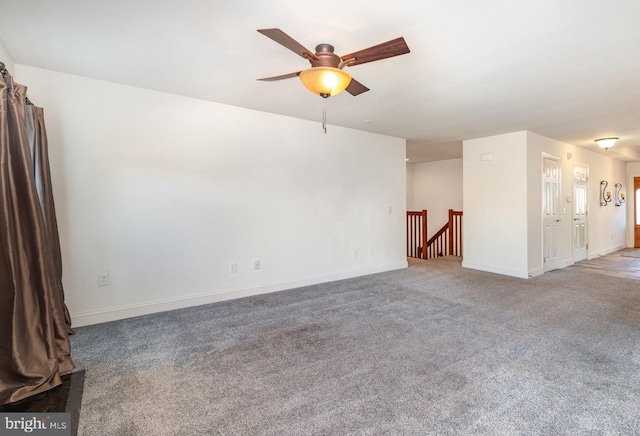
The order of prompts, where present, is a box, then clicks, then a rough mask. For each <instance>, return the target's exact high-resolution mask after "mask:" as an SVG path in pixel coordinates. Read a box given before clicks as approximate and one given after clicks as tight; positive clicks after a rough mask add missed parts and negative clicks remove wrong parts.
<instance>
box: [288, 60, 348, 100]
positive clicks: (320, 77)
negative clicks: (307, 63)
mask: <svg viewBox="0 0 640 436" xmlns="http://www.w3.org/2000/svg"><path fill="white" fill-rule="evenodd" d="M300 80H301V81H302V84H303V85H304V86H305V87H306V88H307V89H308V90H309V91H311V92H312V93H314V94H316V95H319V96H320V97H323V98H327V97H331V96H333V95H338V94H340V93H341V92H342V91H344V90H345V89H347V86H349V83H351V76H350V75H349V73H347V72H346V71H344V70H341V69H339V68H333V67H313V68H309V69H306V70H304V71H301V72H300Z"/></svg>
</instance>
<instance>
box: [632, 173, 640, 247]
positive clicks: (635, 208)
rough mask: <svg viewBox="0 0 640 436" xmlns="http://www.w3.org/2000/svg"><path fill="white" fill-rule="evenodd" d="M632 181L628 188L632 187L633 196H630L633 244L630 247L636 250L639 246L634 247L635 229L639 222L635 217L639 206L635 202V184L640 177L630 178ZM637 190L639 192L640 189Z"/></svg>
mask: <svg viewBox="0 0 640 436" xmlns="http://www.w3.org/2000/svg"><path fill="white" fill-rule="evenodd" d="M632 179H633V183H632V184H630V186H633V188H632V189H633V195H631V197H633V212H632V217H631V219H632V221H631V222H632V224H633V225H632V226H631V228H632V241H633V243H632V244H631V246H632V247H634V248H638V247H640V244H637V245H636V227H637V223H638V222H640V221H638V218H639V217H638V216H637V215H638V207H639V206H640V205H638V201H637V197H636V182H637V181H638V182H640V176H632ZM638 189H639V190H640V187H639V188H638Z"/></svg>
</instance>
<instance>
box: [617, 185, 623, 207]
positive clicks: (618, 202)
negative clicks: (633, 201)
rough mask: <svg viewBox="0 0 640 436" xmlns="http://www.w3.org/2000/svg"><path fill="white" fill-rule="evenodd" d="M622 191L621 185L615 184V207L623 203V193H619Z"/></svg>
mask: <svg viewBox="0 0 640 436" xmlns="http://www.w3.org/2000/svg"><path fill="white" fill-rule="evenodd" d="M621 190H622V183H616V206H622V203H624V201H625V198H624V192H620V191H621Z"/></svg>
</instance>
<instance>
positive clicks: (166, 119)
mask: <svg viewBox="0 0 640 436" xmlns="http://www.w3.org/2000/svg"><path fill="white" fill-rule="evenodd" d="M16 76H17V80H19V81H20V83H23V84H25V85H26V86H28V88H29V97H30V99H31V100H32V101H33V102H34V103H35V104H37V105H38V106H42V107H44V109H45V118H46V125H47V132H48V138H49V148H50V150H49V152H50V159H51V165H52V177H53V184H54V192H55V199H56V209H57V214H58V223H59V226H60V236H61V244H62V250H63V262H64V276H63V280H64V285H65V291H66V300H67V305H68V307H69V309H70V311H71V315H72V318H73V321H74V325H84V324H92V323H97V322H103V321H109V320H114V319H119V318H125V317H130V316H136V315H141V314H146V313H152V312H157V311H163V310H169V309H175V308H179V307H186V306H192V305H197V304H204V303H209V302H213V301H218V300H223V299H229V298H235V297H241V296H245V295H252V294H259V293H263V292H271V291H277V290H282V289H288V288H293V287H297V286H303V285H308V284H314V283H321V282H327V281H332V280H337V279H342V278H348V277H354V276H360V275H365V274H369V273H374V272H381V271H386V270H391V269H398V268H404V267H406V266H407V262H406V258H405V247H404V242H405V241H404V239H405V231H404V222H405V219H404V215H405V214H404V211H405V210H406V197H405V195H406V192H405V191H406V175H405V170H406V168H405V165H406V164H405V140H403V139H398V138H392V137H387V136H382V135H375V134H369V133H365V132H361V131H356V130H350V129H345V128H340V127H336V126H329V131H328V133H327V134H324V133H323V131H322V129H321V128H320V125H319V124H318V123H314V122H310V121H304V120H300V119H295V118H289V117H284V116H279V115H274V114H268V113H263V112H258V111H252V110H248V109H242V108H238V107H233V106H226V105H222V104H217V103H212V102H209V101H203V100H197V99H190V98H185V97H180V96H176V95H170V94H164V93H160V92H154V91H149V90H144V89H140V88H133V87H129V86H123V85H118V84H115V83H109V82H103V81H98V80H93V79H87V78H83V77H78V76H72V75H68V74H62V73H57V72H53V71H47V70H42V69H38V68H33V67H28V66H24V65H16ZM256 260H259V261H260V268H259V269H254V261H256ZM233 262H236V263H237V272H235V273H231V272H230V264H231V263H233ZM100 273H108V274H109V285H108V286H104V287H99V286H98V274H100Z"/></svg>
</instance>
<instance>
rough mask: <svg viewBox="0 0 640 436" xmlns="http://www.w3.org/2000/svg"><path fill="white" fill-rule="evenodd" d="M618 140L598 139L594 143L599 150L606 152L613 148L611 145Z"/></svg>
mask: <svg viewBox="0 0 640 436" xmlns="http://www.w3.org/2000/svg"><path fill="white" fill-rule="evenodd" d="M618 139H620V138H600V139H596V140H595V142H596V144H598V145H599V146H600V148H604V149H605V150H608V149H610V148H611V147H613V144H615V143H616V141H617V140H618Z"/></svg>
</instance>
